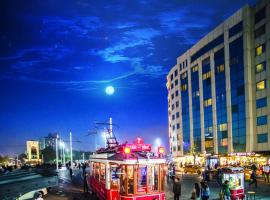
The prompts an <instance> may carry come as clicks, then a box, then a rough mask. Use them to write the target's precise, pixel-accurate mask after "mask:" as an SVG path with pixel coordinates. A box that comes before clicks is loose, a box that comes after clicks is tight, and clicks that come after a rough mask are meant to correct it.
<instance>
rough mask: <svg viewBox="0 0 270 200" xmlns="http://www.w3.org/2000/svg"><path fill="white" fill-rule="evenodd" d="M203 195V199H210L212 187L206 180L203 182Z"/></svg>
mask: <svg viewBox="0 0 270 200" xmlns="http://www.w3.org/2000/svg"><path fill="white" fill-rule="evenodd" d="M201 197H202V200H208V199H209V197H210V188H209V186H208V185H207V183H206V182H205V181H202V182H201Z"/></svg>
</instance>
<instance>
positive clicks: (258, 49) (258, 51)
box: [255, 44, 265, 56]
mask: <svg viewBox="0 0 270 200" xmlns="http://www.w3.org/2000/svg"><path fill="white" fill-rule="evenodd" d="M264 52H265V44H262V45H260V46H258V47H256V48H255V56H260V55H262V54H263V53H264Z"/></svg>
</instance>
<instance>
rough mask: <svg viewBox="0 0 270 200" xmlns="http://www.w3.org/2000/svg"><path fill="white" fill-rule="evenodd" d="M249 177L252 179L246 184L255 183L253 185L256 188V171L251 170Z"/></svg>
mask: <svg viewBox="0 0 270 200" xmlns="http://www.w3.org/2000/svg"><path fill="white" fill-rule="evenodd" d="M250 178H251V180H252V181H251V182H250V183H249V184H248V185H249V186H251V185H252V184H253V183H255V187H256V188H257V186H258V183H257V177H256V171H255V170H252V173H251V177H250Z"/></svg>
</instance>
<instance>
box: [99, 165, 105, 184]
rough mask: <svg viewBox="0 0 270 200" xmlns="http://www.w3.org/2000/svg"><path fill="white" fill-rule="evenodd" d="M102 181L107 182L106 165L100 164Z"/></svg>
mask: <svg viewBox="0 0 270 200" xmlns="http://www.w3.org/2000/svg"><path fill="white" fill-rule="evenodd" d="M100 181H103V182H105V164H103V163H100Z"/></svg>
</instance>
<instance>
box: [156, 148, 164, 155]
mask: <svg viewBox="0 0 270 200" xmlns="http://www.w3.org/2000/svg"><path fill="white" fill-rule="evenodd" d="M164 153H165V149H164V147H158V154H160V155H163V154H164Z"/></svg>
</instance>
